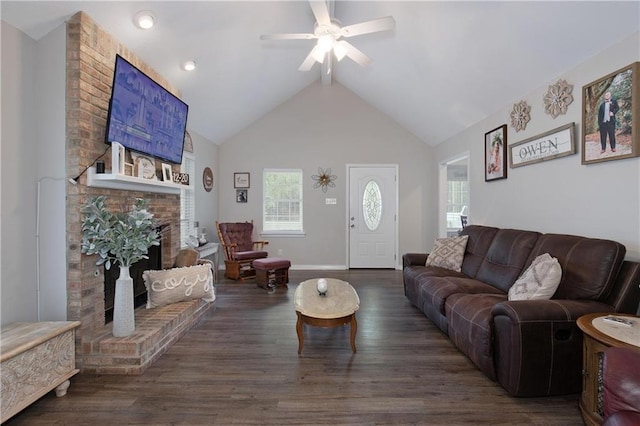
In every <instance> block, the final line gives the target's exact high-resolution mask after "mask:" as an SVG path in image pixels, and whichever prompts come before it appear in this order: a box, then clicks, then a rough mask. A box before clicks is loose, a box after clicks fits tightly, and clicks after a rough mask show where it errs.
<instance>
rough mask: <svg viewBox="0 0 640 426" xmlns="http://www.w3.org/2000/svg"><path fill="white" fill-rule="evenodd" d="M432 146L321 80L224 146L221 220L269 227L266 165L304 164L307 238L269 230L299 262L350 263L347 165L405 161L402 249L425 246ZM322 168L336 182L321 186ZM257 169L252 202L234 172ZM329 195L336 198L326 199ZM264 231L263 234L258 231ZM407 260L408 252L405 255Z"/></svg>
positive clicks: (272, 246) (276, 244) (429, 233)
mask: <svg viewBox="0 0 640 426" xmlns="http://www.w3.org/2000/svg"><path fill="white" fill-rule="evenodd" d="M431 151H432V149H431V148H429V147H427V146H426V145H425V144H424V143H422V142H421V141H420V140H419V139H418V138H417V137H416V136H414V135H413V134H411V133H409V132H408V131H406V130H405V129H404V128H402V127H401V126H400V125H398V124H397V123H396V122H394V121H392V120H391V119H390V118H389V117H388V116H386V115H384V114H382V113H381V112H379V111H377V110H375V109H374V108H372V107H371V106H370V105H369V104H367V103H366V102H364V101H363V100H362V99H361V98H359V97H358V96H356V95H355V94H353V93H352V92H350V91H349V90H347V89H346V88H344V87H343V86H341V85H340V84H339V83H337V82H334V83H333V84H332V85H331V86H322V85H321V84H320V83H319V82H316V83H314V84H312V85H310V86H308V87H307V88H305V89H304V90H302V91H301V92H299V93H298V94H297V95H296V96H294V97H293V98H292V99H290V100H289V101H287V102H285V103H283V104H282V105H280V106H279V107H277V108H275V109H274V110H273V111H271V112H269V113H268V114H266V115H265V116H264V117H262V118H261V119H260V120H258V121H257V122H255V123H254V124H253V125H251V126H249V127H248V128H246V129H244V130H243V131H242V132H240V134H238V135H236V136H235V137H233V138H231V139H229V140H228V141H225V143H224V144H222V145H221V146H220V162H219V165H220V166H219V167H220V179H219V181H220V187H219V191H220V192H219V194H220V204H219V206H220V212H219V213H220V215H219V216H220V220H221V221H244V220H253V221H254V224H255V225H256V228H257V230H258V231H260V230H261V229H262V170H263V169H264V168H298V169H302V170H303V176H304V180H303V197H304V206H303V211H304V231H305V236H304V237H302V238H301V237H274V236H269V238H268V241H269V245H268V246H267V249H268V251H269V253H271V254H272V255H276V254H278V251H279V250H282V255H284V256H285V257H287V258H289V259H291V263H292V268H303V267H304V268H316V269H322V268H327V267H337V268H340V267H342V268H343V267H345V265H346V235H347V233H346V227H347V223H348V221H347V218H346V207H345V202H346V200H345V196H346V184H347V178H346V175H345V174H346V165H347V164H356V163H358V164H383V163H384V164H391V163H393V164H398V165H399V177H398V179H399V189H400V191H399V224H400V226H399V254H400V255H401V254H402V253H404V252H407V251H414V250H419V249H424V247H425V245H426V241H432V240H433V238H434V236H435V234H434V230H433V229H430V228H429V227H427V226H425V225H426V224H429V223H430V222H432V219H433V217H435V214H436V210H435V203H432V202H430V200H434V199H435V192H434V190H435V186H434V185H433V184H432V183H431V182H433V180H434V179H433V176H434V174H433V172H432V170H431V169H432V167H431V166H430V165H431V164H433V158H432V154H431ZM318 167H322V168H324V169H326V168H331V170H332V173H333V174H335V175H336V176H337V180H336V181H335V184H336V188H329V189H328V191H327V192H326V193H323V192H322V191H321V190H320V189H313V184H314V181H313V180H312V179H311V176H312V175H314V174H317V173H318ZM234 172H249V173H250V174H251V182H250V185H251V188H250V189H249V193H248V202H247V203H236V202H235V190H234V188H233V173H234ZM325 198H336V199H337V204H336V205H326V204H325ZM256 237H257V236H256ZM398 261H399V262H400V259H398Z"/></svg>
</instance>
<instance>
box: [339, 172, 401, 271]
mask: <svg viewBox="0 0 640 426" xmlns="http://www.w3.org/2000/svg"><path fill="white" fill-rule="evenodd" d="M347 167H348V168H349V173H348V175H349V209H348V226H349V267H350V268H395V267H396V233H397V226H396V218H397V205H398V200H397V194H398V189H397V181H396V175H397V170H398V168H397V166H395V165H389V166H387V165H383V166H358V165H349V166H347Z"/></svg>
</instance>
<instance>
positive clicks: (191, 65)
mask: <svg viewBox="0 0 640 426" xmlns="http://www.w3.org/2000/svg"><path fill="white" fill-rule="evenodd" d="M182 69H183V70H185V71H193V70H195V69H196V61H186V62H185V63H183V64H182Z"/></svg>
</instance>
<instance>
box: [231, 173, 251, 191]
mask: <svg viewBox="0 0 640 426" xmlns="http://www.w3.org/2000/svg"><path fill="white" fill-rule="evenodd" d="M249 179H250V176H249V173H247V172H242V173H234V174H233V187H234V188H249V183H250V181H249Z"/></svg>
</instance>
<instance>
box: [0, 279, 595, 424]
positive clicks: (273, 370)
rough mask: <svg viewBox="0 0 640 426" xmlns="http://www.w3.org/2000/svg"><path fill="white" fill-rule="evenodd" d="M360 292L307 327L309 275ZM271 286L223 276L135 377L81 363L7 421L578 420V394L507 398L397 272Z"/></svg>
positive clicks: (418, 421)
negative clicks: (344, 320)
mask: <svg viewBox="0 0 640 426" xmlns="http://www.w3.org/2000/svg"><path fill="white" fill-rule="evenodd" d="M322 276H324V277H332V278H340V279H343V280H345V281H349V282H350V283H351V284H352V285H353V286H354V288H355V289H356V290H357V291H358V294H359V296H360V302H361V307H360V310H359V311H358V314H357V320H358V335H357V337H356V345H357V349H358V352H357V353H356V354H353V353H352V352H351V348H350V346H349V327H348V326H346V327H338V328H329V329H324V328H317V327H305V330H304V332H305V342H304V350H303V352H302V355H301V356H298V354H297V349H298V340H297V336H296V330H295V323H296V315H295V311H294V309H293V305H292V301H293V293H294V291H295V288H296V285H297V283H299V282H301V281H303V280H306V279H308V278H313V277H322ZM290 280H291V282H290V284H289V288H288V289H286V288H278V289H277V291H276V292H275V293H273V294H268V293H267V292H265V291H264V290H261V289H259V288H258V287H256V285H255V283H253V282H246V283H237V282H232V281H226V280H225V281H223V282H221V283H219V284H218V285H217V286H216V287H217V295H218V299H217V301H216V302H215V303H216V309H215V310H213V311H212V312H211V313H210V314H209V315H208V316H207V318H206V319H205V320H204V322H202V323H201V324H200V325H199V326H197V327H195V328H194V329H192V330H191V331H190V332H189V333H187V334H186V335H185V336H184V337H183V338H182V339H181V340H180V341H178V342H177V343H176V344H175V345H174V346H172V347H171V348H170V349H169V351H168V352H167V353H165V354H164V355H163V356H162V357H161V358H160V359H159V360H158V361H157V362H156V363H155V364H154V365H153V366H151V367H150V368H149V369H148V370H147V371H146V372H145V373H144V374H143V375H141V376H95V375H88V374H82V373H81V374H78V375H76V376H75V377H74V378H72V379H71V387H70V388H69V393H68V394H67V396H65V397H62V398H56V396H55V393H53V392H51V393H49V394H47V395H46V396H44V397H43V398H41V399H40V400H38V401H37V402H36V403H34V404H33V405H31V406H30V407H28V408H27V409H25V410H24V411H23V412H21V413H20V414H18V415H17V416H15V417H14V418H12V419H11V420H9V421H8V422H7V423H5V424H6V425H19V424H27V425H31V424H35V425H39V424H47V425H51V424H59V425H62V424H64V425H89V424H91V425H110V424H120V425H123V424H154V425H158V424H188V425H195V424H219V425H232V424H257V425H266V424H270V425H285V424H304V425H307V424H308V425H311V424H331V425H342V424H423V425H452V424H471V425H480V424H487V425H488V424H490V425H525V424H534V425H582V424H583V423H582V418H581V416H580V412H579V409H578V397H579V395H569V396H562V397H551V398H511V397H509V396H508V395H507V394H506V393H505V392H504V390H503V389H502V388H501V387H500V386H499V385H498V384H496V383H495V382H492V381H491V380H489V379H488V378H486V377H485V376H484V375H483V374H482V373H480V372H479V371H478V370H477V369H476V368H475V366H474V365H473V364H472V363H471V362H470V361H469V360H468V359H467V358H466V357H465V356H464V355H462V354H461V353H460V352H458V350H457V349H456V348H455V347H454V346H453V345H452V344H451V343H450V342H449V340H448V338H447V337H446V336H444V335H443V334H442V333H441V332H440V331H439V330H438V329H437V328H436V327H435V326H434V325H432V324H431V323H430V321H429V320H428V319H427V318H426V317H425V316H424V315H423V314H421V313H420V312H418V311H417V310H416V309H415V308H414V307H413V306H411V304H410V303H409V301H408V300H407V299H406V298H405V297H404V294H403V288H402V274H401V272H400V271H392V270H382V271H372V270H352V271H291V272H290Z"/></svg>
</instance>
